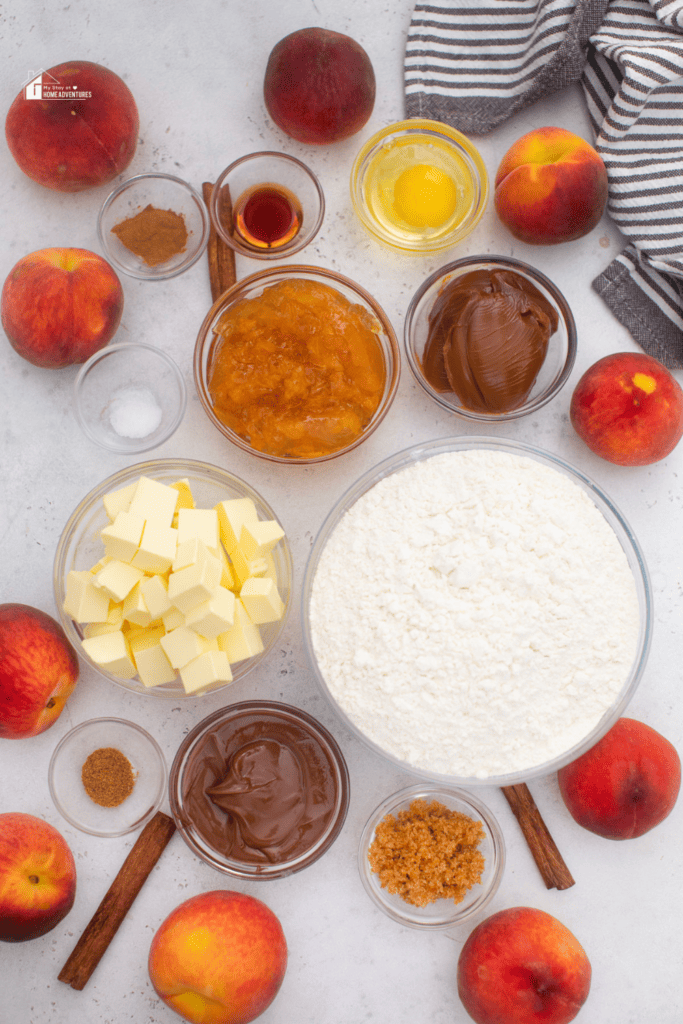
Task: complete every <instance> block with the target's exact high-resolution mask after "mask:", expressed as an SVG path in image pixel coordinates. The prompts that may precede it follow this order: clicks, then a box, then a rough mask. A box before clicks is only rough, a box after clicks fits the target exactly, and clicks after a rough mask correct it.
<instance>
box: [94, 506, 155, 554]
mask: <svg viewBox="0 0 683 1024" xmlns="http://www.w3.org/2000/svg"><path fill="white" fill-rule="evenodd" d="M144 528H145V520H144V519H143V518H142V516H138V515H135V514H134V513H133V512H119V514H118V515H117V517H116V519H115V520H114V522H113V523H110V524H109V526H105V527H104V529H103V530H101V531H100V537H101V538H102V543H103V544H104V550H105V551H106V553H107V554H108V555H109V557H110V558H116V559H118V560H119V561H121V562H130V560H131V558H132V557H133V555H134V554H135V552H136V551H137V549H138V545H139V544H140V539H141V537H142V531H143V529H144Z"/></svg>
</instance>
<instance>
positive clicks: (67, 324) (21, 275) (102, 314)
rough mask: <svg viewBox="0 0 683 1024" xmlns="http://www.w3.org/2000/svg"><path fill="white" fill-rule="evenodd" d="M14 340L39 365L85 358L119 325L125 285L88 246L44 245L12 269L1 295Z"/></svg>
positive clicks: (8, 332) (6, 325) (7, 327)
mask: <svg viewBox="0 0 683 1024" xmlns="http://www.w3.org/2000/svg"><path fill="white" fill-rule="evenodd" d="M0 313H1V316H2V326H3V327H4V329H5V334H6V335H7V337H8V339H9V342H10V345H11V346H12V348H13V349H14V350H15V351H16V352H18V353H19V355H20V356H22V357H23V358H24V359H27V360H28V362H29V363H33V365H34V366H44V367H48V368H59V367H61V366H69V365H70V364H72V363H83V362H85V360H86V359H88V358H89V357H90V356H91V355H92V354H93V352H97V351H98V349H101V348H103V347H104V346H105V345H106V344H107V343H108V342H109V341H111V339H112V338H113V336H114V334H116V331H117V329H118V326H119V323H120V321H121V315H122V313H123V289H122V288H121V282H120V281H119V279H118V277H117V276H116V273H115V272H114V270H113V269H112V268H111V267H110V265H109V264H108V263H107V261H106V260H103V259H102V257H101V256H98V255H97V254H96V253H94V252H90V251H89V250H88V249H39V250H38V251H37V252H32V253H29V255H28V256H24V257H23V259H21V260H19V262H18V263H17V264H16V265H15V266H14V267H13V268H12V270H10V272H9V274H8V275H7V279H6V281H5V284H4V286H3V289H2V299H1V300H0Z"/></svg>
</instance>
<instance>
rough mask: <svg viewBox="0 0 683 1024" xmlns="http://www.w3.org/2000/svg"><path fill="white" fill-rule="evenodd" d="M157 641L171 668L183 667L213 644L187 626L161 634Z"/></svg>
mask: <svg viewBox="0 0 683 1024" xmlns="http://www.w3.org/2000/svg"><path fill="white" fill-rule="evenodd" d="M159 642H160V644H161V646H162V647H163V649H164V652H165V654H166V657H167V658H168V660H169V661H170V663H171V665H173V668H183V666H184V665H187V663H188V662H189V661H192V659H193V658H198V657H199V655H200V654H205V653H206V651H207V650H209V649H210V648H211V647H212V646H214V645H212V644H210V642H209V641H208V640H204V638H203V637H201V636H200V635H199V633H195V631H194V630H193V629H188V627H187V626H178V627H177V629H172V630H171V632H170V633H166V634H165V635H164V636H162V637H161V639H160V641H159Z"/></svg>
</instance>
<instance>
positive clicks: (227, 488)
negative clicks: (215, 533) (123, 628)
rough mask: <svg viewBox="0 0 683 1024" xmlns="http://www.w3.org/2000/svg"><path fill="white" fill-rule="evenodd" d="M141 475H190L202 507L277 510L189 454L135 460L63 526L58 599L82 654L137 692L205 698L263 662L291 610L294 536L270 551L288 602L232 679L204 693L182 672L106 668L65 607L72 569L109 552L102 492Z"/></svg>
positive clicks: (265, 515) (170, 478) (167, 480)
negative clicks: (161, 675)
mask: <svg viewBox="0 0 683 1024" xmlns="http://www.w3.org/2000/svg"><path fill="white" fill-rule="evenodd" d="M140 476H147V477H151V478H152V479H153V480H157V481H159V482H160V483H163V484H171V483H174V482H176V481H178V480H183V479H184V480H187V481H188V483H189V485H190V488H191V490H192V493H193V495H194V498H195V500H196V504H197V507H198V508H213V507H214V506H215V505H216V504H217V503H218V502H219V501H223V500H224V499H226V498H227V499H231V498H251V500H252V501H253V502H254V505H255V506H256V511H257V513H258V517H259V519H265V520H271V519H277V516H276V515H275V512H274V511H273V509H272V508H271V507H270V505H268V503H267V502H266V501H265V499H264V498H262V497H261V495H260V494H258V493H257V491H255V490H254V489H253V488H252V487H250V486H249V484H247V483H245V482H244V481H243V480H240V479H239V477H236V476H233V474H232V473H229V472H228V471H227V470H225V469H221V468H219V467H218V466H211V465H209V464H208V463H205V462H196V461H193V460H190V459H156V460H153V461H150V462H140V463H138V464H137V465H134V466H130V467H128V468H127V469H123V470H121V471H120V472H118V473H114V474H113V476H110V477H108V478H107V479H106V480H104V481H103V482H102V483H101V484H99V485H98V486H97V487H95V488H94V489H93V490H92V491H90V492H89V494H86V496H85V497H84V498H83V500H82V501H81V502H80V504H79V505H78V507H77V508H76V509H74V511H73V512H72V514H71V516H70V517H69V519H68V521H67V523H66V526H65V527H64V530H63V531H62V535H61V537H60V539H59V543H58V544H57V550H56V552H55V561H54V570H53V586H54V595H55V603H56V605H57V608H58V610H59V617H60V620H61V623H62V626H63V628H64V630H65V632H66V634H67V636H68V638H69V640H70V642H71V643H72V644H73V645H74V647H75V649H76V650H77V652H78V654H79V656H80V657H81V658H82V659H83V660H84V661H85V662H86V663H87V664H88V665H89V666H90V667H91V668H93V669H95V671H97V672H99V674H100V675H102V676H104V677H105V679H109V680H111V681H112V682H114V683H116V684H117V685H119V686H123V687H124V688H125V689H126V690H131V691H133V692H134V693H141V694H145V695H149V696H150V697H170V698H173V699H174V700H177V699H178V698H191V697H193V696H194V697H195V698H196V699H201V698H202V697H203V696H204V695H205V694H215V693H217V692H218V691H219V690H224V689H225V688H226V687H228V686H234V684H235V683H236V682H237V681H238V680H240V679H242V678H244V676H246V675H247V673H248V672H251V671H252V669H254V668H255V667H256V666H257V665H260V664H261V662H262V661H263V660H264V658H266V657H267V656H268V653H269V652H270V651H271V650H272V648H273V646H274V644H275V643H276V641H277V639H278V637H279V636H280V633H281V632H282V629H283V627H284V624H285V621H286V618H287V614H288V611H289V606H290V595H291V585H292V556H291V552H290V546H289V541H288V540H287V538H286V537H284V538H283V539H282V540H280V541H279V542H278V543H277V544H276V546H275V547H274V548H273V550H272V552H271V554H272V557H273V560H274V564H275V569H276V573H277V585H278V591H279V593H280V597H281V598H282V601H283V605H284V609H283V613H282V617H281V618H280V619H279V620H278V621H277V622H272V623H267V624H264V625H261V626H259V630H260V633H261V639H262V641H263V650H262V651H261V652H260V653H259V654H255V655H253V656H252V657H250V658H246V659H244V660H242V661H238V662H236V663H234V664H233V665H232V666H231V668H232V675H233V679H232V682H231V683H226V684H224V686H220V687H218V686H216V687H214V688H212V689H207V690H205V691H203V692H200V693H195V694H188V693H186V692H185V689H184V687H183V685H182V682H181V680H180V679H178V678H176V679H175V680H174V681H173V682H170V683H163V684H161V685H159V686H150V687H146V686H144V685H143V683H142V682H141V681H140V679H139V678H138V677H137V676H135V677H133V678H132V679H123V678H121V676H117V675H114V674H113V673H111V672H107V671H105V670H104V669H103V668H101V667H100V666H99V665H97V664H96V663H95V662H94V661H93V660H92V659H91V658H90V657H89V656H88V655H87V654H86V652H85V650H84V649H83V646H82V643H81V641H82V640H83V635H84V634H83V628H82V626H80V625H79V624H78V623H76V622H74V620H73V619H72V618H71V617H70V616H69V615H68V614H67V613H66V612H65V610H64V599H65V596H66V578H67V574H68V573H69V571H70V570H72V569H73V570H83V569H90V568H91V567H92V566H93V565H95V564H96V563H97V562H98V560H99V559H100V558H101V557H102V555H103V553H104V547H103V544H102V540H101V538H100V531H101V530H102V529H103V527H105V526H107V525H108V524H109V518H108V516H107V513H106V511H105V508H104V505H103V504H102V498H103V497H104V495H106V494H109V493H110V492H112V491H117V490H119V489H121V488H125V487H127V486H129V485H131V484H133V483H134V482H135V481H137V480H138V478H139V477H140Z"/></svg>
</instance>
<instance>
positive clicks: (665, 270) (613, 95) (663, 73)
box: [405, 0, 683, 369]
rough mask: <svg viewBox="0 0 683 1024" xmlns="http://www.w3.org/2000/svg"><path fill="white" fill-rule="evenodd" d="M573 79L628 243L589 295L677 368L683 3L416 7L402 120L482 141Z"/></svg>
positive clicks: (630, 0) (488, 0)
mask: <svg viewBox="0 0 683 1024" xmlns="http://www.w3.org/2000/svg"><path fill="white" fill-rule="evenodd" d="M579 78H581V80H582V84H583V89H584V95H585V97H586V102H587V105H588V112H589V115H590V117H591V120H592V123H593V127H594V131H595V136H596V138H595V146H596V148H597V150H598V152H599V153H600V154H601V156H602V158H603V160H604V161H605V164H606V166H607V172H608V176H609V200H608V210H609V212H610V214H611V216H612V218H613V220H614V221H615V223H616V224H617V225H618V226H619V228H620V230H621V231H622V232H623V234H624V235H625V236H626V238H627V239H628V242H629V244H628V245H627V247H626V249H625V250H624V252H622V253H621V255H620V256H619V257H618V258H617V259H616V260H614V261H613V262H612V263H611V264H610V265H609V266H608V267H607V268H606V270H605V271H604V272H603V273H602V274H600V275H599V276H598V277H597V278H596V280H595V281H594V282H593V287H594V288H595V289H596V291H597V292H598V293H599V294H600V295H601V296H602V297H603V299H604V300H605V302H606V303H607V305H608V306H609V308H610V309H611V310H612V312H613V313H614V314H615V316H616V317H617V318H618V319H619V321H620V322H621V323H623V324H624V326H625V327H627V329H628V330H629V331H630V332H631V334H632V335H633V337H634V338H635V340H636V341H637V342H638V344H639V345H641V347H642V348H643V349H644V350H645V351H646V352H649V353H650V354H651V355H653V356H655V357H656V358H658V359H660V360H661V361H662V362H663V363H665V365H667V366H669V367H671V368H674V369H675V368H683V0H610V2H609V4H607V2H606V0H512V2H510V0H436V2H430V3H422V2H420V3H418V4H417V6H416V7H415V10H414V13H413V18H412V21H411V24H410V29H409V32H408V40H407V44H406V58H405V96H406V116H407V117H431V118H434V119H435V120H439V121H445V122H447V123H448V124H452V125H453V126H454V127H456V128H459V129H460V130H461V131H463V132H465V133H466V134H467V133H471V134H482V133H484V132H487V131H490V130H491V129H492V128H494V127H495V126H496V125H498V124H500V123H501V122H502V121H503V120H505V119H506V118H507V117H509V116H510V115H511V114H513V113H515V112H516V111H518V110H521V109H523V108H524V107H526V106H528V105H529V104H530V103H533V102H534V101H535V100H537V99H540V97H542V96H545V95H548V94H550V93H552V92H553V91H556V90H557V89H560V88H563V87H564V86H566V85H568V84H569V83H570V82H573V81H577V80H578V79H579Z"/></svg>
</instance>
